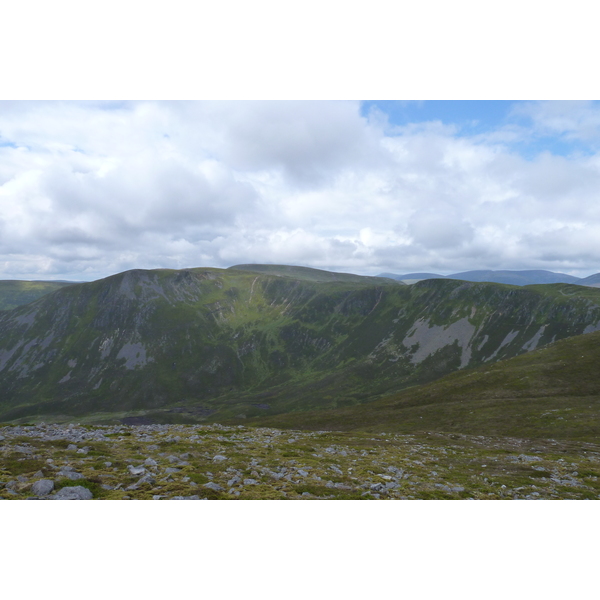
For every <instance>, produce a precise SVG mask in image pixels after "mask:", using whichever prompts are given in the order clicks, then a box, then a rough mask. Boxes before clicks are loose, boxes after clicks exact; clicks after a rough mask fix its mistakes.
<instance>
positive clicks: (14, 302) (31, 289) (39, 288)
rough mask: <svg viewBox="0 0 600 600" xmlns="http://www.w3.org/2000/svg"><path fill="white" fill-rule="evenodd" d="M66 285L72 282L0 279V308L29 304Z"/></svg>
mask: <svg viewBox="0 0 600 600" xmlns="http://www.w3.org/2000/svg"><path fill="white" fill-rule="evenodd" d="M68 285H73V284H71V283H68V282H64V281H12V280H5V281H0V310H11V309H13V308H16V307H17V306H21V305H23V304H29V303H30V302H33V301H34V300H37V299H38V298H41V297H42V296H45V295H46V294H49V293H50V292H54V291H56V290H59V289H61V288H64V287H65V286H68Z"/></svg>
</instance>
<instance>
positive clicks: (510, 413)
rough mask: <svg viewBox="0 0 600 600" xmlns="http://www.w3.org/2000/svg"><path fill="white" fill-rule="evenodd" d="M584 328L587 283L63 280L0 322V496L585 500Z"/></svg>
mask: <svg viewBox="0 0 600 600" xmlns="http://www.w3.org/2000/svg"><path fill="white" fill-rule="evenodd" d="M598 329H600V290H597V289H594V288H584V287H581V286H575V285H569V284H553V285H537V286H526V287H520V288H518V287H515V286H508V285H500V284H490V283H470V282H464V281H453V280H428V281H422V282H419V283H417V284H415V285H412V286H406V285H401V284H398V283H397V282H395V281H393V280H388V279H386V278H369V277H359V276H345V275H344V274H330V273H329V274H328V273H327V272H324V271H318V270H312V269H300V268H294V267H286V266H277V265H269V266H261V265H240V266H238V267H236V268H231V269H226V270H221V269H186V270H183V271H170V270H155V271H141V270H137V271H129V272H127V273H121V274H119V275H115V276H112V277H109V278H107V279H104V280H100V281H96V282H92V283H89V284H78V285H73V286H70V287H65V288H64V289H61V290H58V291H54V292H52V293H49V294H47V295H46V296H44V297H42V298H40V299H38V300H36V301H35V302H33V303H30V304H27V305H23V306H20V307H18V308H16V309H13V310H11V311H4V312H2V313H0V389H1V390H2V392H1V394H0V419H1V420H2V421H4V422H5V423H7V424H6V426H5V427H3V428H0V452H1V454H0V456H1V457H2V458H1V460H0V484H1V483H3V484H4V487H3V488H2V490H3V491H2V492H0V496H1V497H5V498H25V497H36V494H35V493H34V492H33V491H32V490H35V489H38V488H37V487H34V484H35V482H36V481H38V480H40V479H47V478H50V479H52V481H53V482H54V483H55V487H54V488H53V491H52V492H51V494H50V496H48V497H55V496H56V495H57V490H60V488H61V487H67V488H68V487H69V486H76V485H77V484H78V482H79V483H81V485H80V487H84V488H85V489H89V490H91V491H92V492H93V496H94V497H96V498H123V497H127V498H140V499H142V498H177V497H182V498H185V497H192V498H196V497H197V498H205V497H207V498H232V499H234V498H240V499H243V498H303V499H312V498H367V499H368V498H411V499H412V498H532V499H533V498H597V497H598V495H599V494H600V486H599V485H598V476H599V475H600V445H599V444H598V434H599V426H598V423H599V419H598V417H599V416H600V415H599V414H598V413H599V409H600V403H599V399H600V395H599V389H600V370H598V369H597V367H596V365H597V364H598V359H599V358H600V350H599V348H600V332H598V333H593V332H594V331H596V330H598ZM582 334H585V335H582ZM43 422H46V423H56V425H45V424H43ZM72 422H77V423H81V425H69V426H67V425H64V424H65V423H72ZM60 423H63V425H60ZM219 423H220V424H219ZM286 430H287V431H286ZM68 446H69V448H68ZM216 457H218V458H216ZM109 463H110V465H109ZM107 465H109V466H107ZM69 469H74V470H75V471H76V472H77V473H78V477H77V478H75V479H70V476H69V472H71V471H69ZM168 469H171V470H168ZM173 469H175V470H173ZM58 474H60V475H58ZM144 478H146V479H144ZM142 480H143V481H142ZM38 491H39V489H38ZM44 497H46V496H44Z"/></svg>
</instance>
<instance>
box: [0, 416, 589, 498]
mask: <svg viewBox="0 0 600 600" xmlns="http://www.w3.org/2000/svg"><path fill="white" fill-rule="evenodd" d="M599 477H600V446H598V445H593V444H583V443H582V444H577V443H564V442H559V441H554V440H545V441H537V442H533V441H527V440H517V439H510V438H491V437H481V436H479V437H476V436H461V435H445V434H434V433H430V434H425V433H424V434H422V435H418V436H417V435H396V434H378V435H374V434H371V433H341V432H325V431H322V432H300V431H287V430H285V431H283V430H276V429H266V428H260V429H256V428H250V427H243V426H237V427H225V426H221V425H193V426H192V425H116V426H82V425H46V424H39V425H35V426H33V425H31V426H26V425H19V426H7V427H1V428H0V498H2V499H46V500H59V499H65V500H88V499H122V500H127V499H131V500H151V499H154V500H163V499H164V500H166V499H171V500H188V499H189V500H203V499H209V500H213V499H216V500H218V499H240V500H242V499H303V500H304V499H308V500H311V499H467V498H469V499H559V498H570V499H597V498H599V497H600V480H599Z"/></svg>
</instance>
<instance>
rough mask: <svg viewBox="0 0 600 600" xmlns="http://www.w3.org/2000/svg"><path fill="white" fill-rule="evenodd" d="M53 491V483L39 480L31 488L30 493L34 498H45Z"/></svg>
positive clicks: (47, 480)
mask: <svg viewBox="0 0 600 600" xmlns="http://www.w3.org/2000/svg"><path fill="white" fill-rule="evenodd" d="M53 489H54V481H52V480H51V479H40V480H39V481H36V482H35V483H34V484H33V485H32V486H31V492H32V493H33V494H35V495H36V496H47V495H48V494H49V493H50V492H51V491H52V490H53Z"/></svg>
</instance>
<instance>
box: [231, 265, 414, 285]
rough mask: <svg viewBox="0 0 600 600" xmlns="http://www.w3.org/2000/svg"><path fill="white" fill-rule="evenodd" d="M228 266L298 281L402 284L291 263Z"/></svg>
mask: <svg viewBox="0 0 600 600" xmlns="http://www.w3.org/2000/svg"><path fill="white" fill-rule="evenodd" d="M229 268H230V269H235V270H237V271H252V272H253V273H263V274H265V275H275V276H278V277H291V278H292V279H296V280H298V281H313V282H333V281H343V282H345V283H358V284H361V283H362V284H365V285H373V284H374V283H376V284H379V285H404V284H403V283H402V282H401V281H396V280H394V279H390V278H388V277H366V276H364V275H353V274H352V273H334V272H332V271H322V270H321V269H312V268H310V267H296V266H291V265H234V266H233V267H229Z"/></svg>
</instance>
